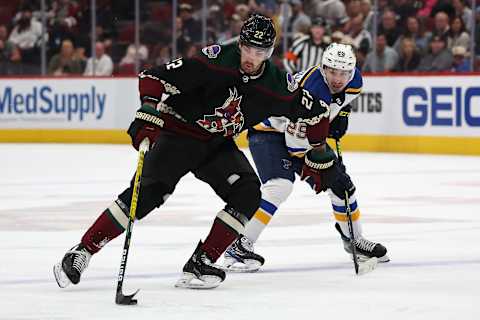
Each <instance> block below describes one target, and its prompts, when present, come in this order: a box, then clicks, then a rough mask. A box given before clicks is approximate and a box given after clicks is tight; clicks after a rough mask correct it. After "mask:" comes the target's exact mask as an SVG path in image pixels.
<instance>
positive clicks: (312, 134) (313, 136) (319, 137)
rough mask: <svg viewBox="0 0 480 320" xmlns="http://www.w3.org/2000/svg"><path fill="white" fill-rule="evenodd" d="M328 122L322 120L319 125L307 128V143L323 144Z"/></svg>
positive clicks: (326, 134)
mask: <svg viewBox="0 0 480 320" xmlns="http://www.w3.org/2000/svg"><path fill="white" fill-rule="evenodd" d="M328 128H329V121H328V118H323V119H322V120H321V121H320V122H319V123H317V124H316V125H313V126H307V138H308V142H309V143H310V144H311V145H312V146H315V145H318V144H323V143H324V142H325V140H326V139H327V136H328Z"/></svg>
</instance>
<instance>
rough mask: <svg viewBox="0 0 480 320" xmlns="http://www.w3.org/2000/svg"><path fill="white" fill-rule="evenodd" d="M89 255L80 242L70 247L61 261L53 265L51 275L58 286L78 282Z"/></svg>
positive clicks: (66, 285)
mask: <svg viewBox="0 0 480 320" xmlns="http://www.w3.org/2000/svg"><path fill="white" fill-rule="evenodd" d="M91 257H92V255H91V253H90V252H88V251H87V249H86V248H85V247H84V246H83V245H82V244H78V245H76V246H75V247H73V248H72V249H70V250H69V251H68V252H67V253H66V254H65V256H64V257H63V259H62V261H60V262H59V263H57V264H55V265H54V266H53V275H54V276H55V280H56V281H57V284H58V286H59V287H60V288H65V287H68V286H69V285H70V284H71V283H73V284H78V283H79V282H80V277H81V275H82V272H83V271H85V269H86V268H87V266H88V263H89V261H90V258H91Z"/></svg>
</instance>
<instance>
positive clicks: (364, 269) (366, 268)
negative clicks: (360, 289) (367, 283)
mask: <svg viewBox="0 0 480 320" xmlns="http://www.w3.org/2000/svg"><path fill="white" fill-rule="evenodd" d="M377 264H378V259H377V257H372V258H370V259H368V260H366V261H363V262H360V261H359V262H358V273H357V274H358V275H359V276H361V275H362V274H366V273H369V272H372V271H373V270H375V268H376V267H377Z"/></svg>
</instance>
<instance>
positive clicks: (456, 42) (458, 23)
mask: <svg viewBox="0 0 480 320" xmlns="http://www.w3.org/2000/svg"><path fill="white" fill-rule="evenodd" d="M448 37H449V44H448V45H449V48H453V47H457V46H461V47H464V48H465V50H466V51H467V52H468V51H469V48H470V35H469V34H468V32H467V31H466V29H465V24H464V23H463V20H462V18H460V17H454V18H453V19H452V22H451V24H450V30H449V32H448Z"/></svg>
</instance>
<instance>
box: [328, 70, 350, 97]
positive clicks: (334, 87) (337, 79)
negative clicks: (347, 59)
mask: <svg viewBox="0 0 480 320" xmlns="http://www.w3.org/2000/svg"><path fill="white" fill-rule="evenodd" d="M351 75H352V71H345V70H339V69H332V68H329V67H326V68H325V76H326V78H327V82H328V86H329V88H330V90H331V91H333V93H338V92H340V91H342V90H343V89H344V88H345V86H346V85H347V83H348V80H350V76H351Z"/></svg>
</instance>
